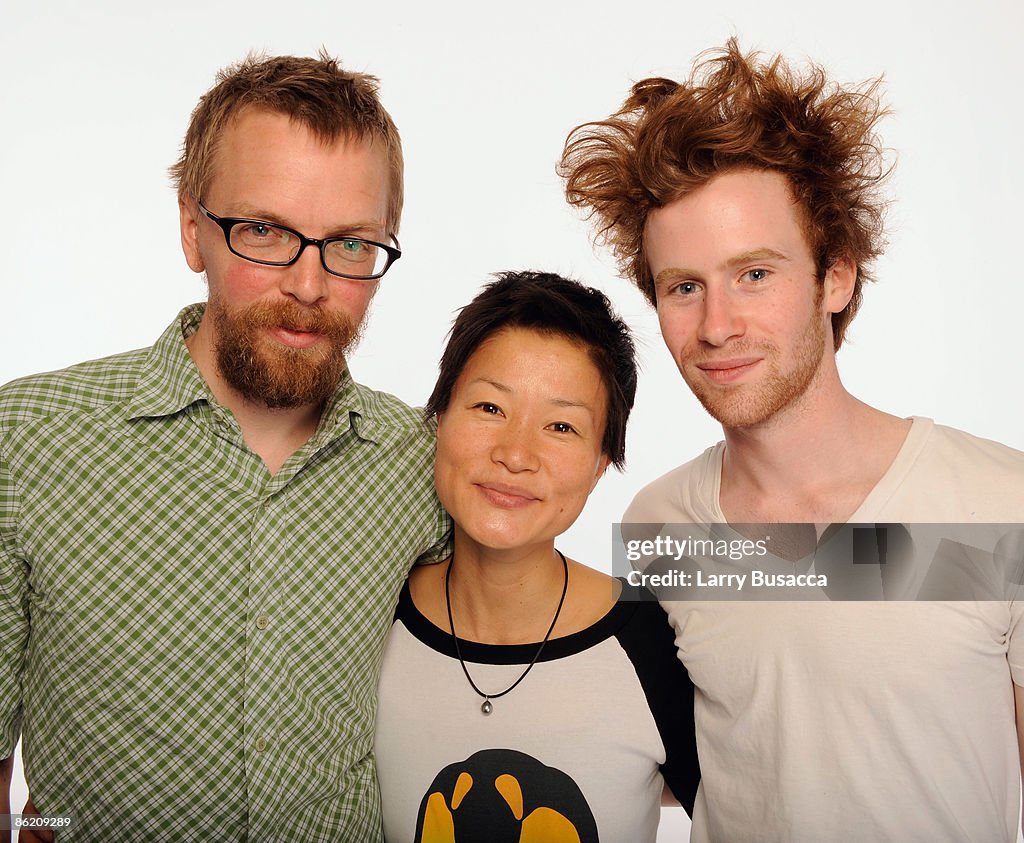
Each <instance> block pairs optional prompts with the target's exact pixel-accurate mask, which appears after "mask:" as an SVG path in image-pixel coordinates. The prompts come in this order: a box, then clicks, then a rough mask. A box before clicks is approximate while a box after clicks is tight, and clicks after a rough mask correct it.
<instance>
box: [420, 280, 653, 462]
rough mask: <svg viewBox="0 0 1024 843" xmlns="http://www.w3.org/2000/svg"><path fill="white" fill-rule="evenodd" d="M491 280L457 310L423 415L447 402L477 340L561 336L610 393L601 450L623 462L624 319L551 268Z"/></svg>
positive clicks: (629, 359)
mask: <svg viewBox="0 0 1024 843" xmlns="http://www.w3.org/2000/svg"><path fill="white" fill-rule="evenodd" d="M495 278H496V279H497V280H495V281H492V282H491V283H489V284H487V285H486V286H485V287H484V288H483V290H482V291H481V292H480V293H479V294H478V295H477V296H476V298H474V299H473V301H471V302H470V303H469V304H467V305H466V306H465V307H464V308H462V310H461V311H460V312H459V315H458V317H457V318H456V319H455V324H453V325H452V329H451V331H450V332H449V336H448V345H447V346H446V347H445V350H444V354H443V355H442V356H441V364H440V366H439V372H438V376H437V383H435V384H434V391H433V392H432V393H431V395H430V398H429V399H428V400H427V406H426V413H427V415H428V416H432V415H436V414H438V413H443V412H444V411H445V410H446V409H447V408H448V402H449V401H450V400H451V396H452V390H453V389H454V388H455V382H456V381H457V380H458V378H459V375H460V374H461V373H462V370H463V369H464V368H465V366H466V363H467V362H468V361H469V358H470V357H472V356H473V353H474V352H475V351H476V350H477V349H478V348H479V347H480V346H481V344H482V343H483V342H484V341H485V340H487V339H488V338H490V337H492V336H493V335H494V334H496V333H498V332H499V331H502V330H504V329H505V328H526V329H529V330H531V331H538V332H539V333H542V334H552V335H555V336H561V337H565V338H566V339H567V340H569V341H570V342H574V343H577V344H579V345H580V346H582V347H583V348H584V349H585V350H586V352H587V354H589V355H590V359H591V360H592V361H593V362H594V365H595V366H596V367H597V371H598V372H599V373H600V375H601V380H602V381H603V383H604V386H605V390H606V392H607V394H608V403H607V406H608V412H607V418H606V420H605V430H604V439H603V441H602V443H601V450H602V452H603V453H604V454H605V455H606V456H608V457H609V458H610V459H611V461H612V463H613V464H614V465H615V467H616V468H618V469H621V468H622V467H623V465H625V461H626V422H627V421H628V420H629V411H630V410H631V409H633V399H634V397H635V395H636V371H637V366H636V350H635V348H634V346H633V337H632V336H631V334H630V332H629V328H628V327H627V326H626V323H625V322H623V321H622V320H621V319H620V318H619V317H618V316H617V315H616V314H615V313H614V311H613V310H612V307H611V304H610V303H609V301H608V298H607V296H605V294H604V293H602V292H601V291H600V290H595V289H594V288H592V287H585V286H584V285H583V284H580V283H578V282H576V281H572V280H570V279H568V278H563V277H562V276H561V275H555V274H553V273H550V272H529V271H526V272H499V273H497V274H496V275H495Z"/></svg>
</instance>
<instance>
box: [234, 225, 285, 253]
mask: <svg viewBox="0 0 1024 843" xmlns="http://www.w3.org/2000/svg"><path fill="white" fill-rule="evenodd" d="M233 233H234V236H235V237H237V238H238V239H239V240H240V241H241V242H242V244H243V245H245V246H247V247H249V248H256V249H267V248H277V247H280V246H287V245H288V244H289V241H290V240H291V238H292V235H291V232H289V231H287V230H285V229H283V228H278V227H277V226H276V225H271V224H270V223H268V222H244V223H239V224H238V225H237V226H235V229H234V232H233Z"/></svg>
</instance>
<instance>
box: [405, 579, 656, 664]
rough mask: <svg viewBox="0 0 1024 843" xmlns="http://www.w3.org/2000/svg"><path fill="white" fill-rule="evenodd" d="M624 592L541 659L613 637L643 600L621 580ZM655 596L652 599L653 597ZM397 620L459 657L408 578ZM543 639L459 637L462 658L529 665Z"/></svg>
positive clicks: (548, 648)
mask: <svg viewBox="0 0 1024 843" xmlns="http://www.w3.org/2000/svg"><path fill="white" fill-rule="evenodd" d="M619 582H620V583H621V584H622V593H621V594H620V595H619V599H618V600H617V601H616V602H615V605H614V606H612V607H611V608H610V609H609V610H608V611H607V612H606V613H605V615H604V616H603V617H601V618H599V619H598V620H597V621H595V622H594V623H593V624H591V625H590V626H588V627H587V628H586V629H581V630H579V631H578V632H573V633H570V634H569V635H563V636H560V637H558V638H552V639H550V640H549V641H548V642H547V644H545V645H544V650H543V652H542V653H541V655H540V658H539V659H538V661H541V662H547V661H555V660H556V659H563V658H566V657H568V656H574V655H576V654H578V653H582V652H583V651H585V650H588V649H590V648H591V647H593V646H595V645H597V644H600V643H601V642H602V641H604V640H606V639H608V638H611V637H612V636H614V635H615V633H616V632H618V630H619V629H621V628H622V626H623V625H625V623H626V622H627V621H628V620H629V619H630V618H631V617H632V616H633V613H634V612H635V611H636V609H637V606H638V604H639V602H640V600H641V599H642V589H639V588H637V587H636V586H631V585H629V584H628V583H627V582H626V581H625V580H623V579H621V578H620V579H619ZM652 599H653V598H652ZM395 620H396V621H401V622H402V625H403V626H405V628H406V629H407V630H409V633H410V634H411V635H412V636H413V637H414V638H416V639H417V640H418V641H419V642H420V643H421V644H423V645H425V646H427V647H429V648H430V649H431V650H434V651H435V652H437V653H440V654H441V655H443V656H448V657H449V658H452V659H457V658H458V654H457V653H456V651H455V639H454V638H452V636H451V633H449V632H448V631H447V630H444V629H441V628H440V627H438V626H435V625H434V624H433V623H432V622H431V621H430V620H428V619H427V617H426V616H425V615H424V614H423V613H422V612H420V610H419V609H417V608H416V604H415V603H413V600H412V594H411V593H410V592H409V582H408V580H407V581H406V582H405V583H404V584H403V585H402V591H401V594H400V595H399V597H398V608H397V610H396V611H395ZM539 646H540V642H539V641H538V642H534V643H529V644H483V643H481V642H479V641H466V640H465V639H463V638H459V647H460V649H461V650H462V657H463V659H464V660H465V661H467V662H473V663H475V664H529V663H530V661H532V659H533V657H534V656H535V655H536V654H537V648H538V647H539Z"/></svg>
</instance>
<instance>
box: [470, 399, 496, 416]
mask: <svg viewBox="0 0 1024 843" xmlns="http://www.w3.org/2000/svg"><path fill="white" fill-rule="evenodd" d="M473 409H474V410H479V411H480V412H482V413H486V414H487V415H489V416H500V415H501V407H499V406H498V405H497V404H491V403H490V402H489V401H479V402H478V403H476V404H474V405H473Z"/></svg>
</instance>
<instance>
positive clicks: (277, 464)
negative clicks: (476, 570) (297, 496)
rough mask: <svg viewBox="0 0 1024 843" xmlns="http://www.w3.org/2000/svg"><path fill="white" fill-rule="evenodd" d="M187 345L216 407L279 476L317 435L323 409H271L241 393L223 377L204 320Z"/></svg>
mask: <svg viewBox="0 0 1024 843" xmlns="http://www.w3.org/2000/svg"><path fill="white" fill-rule="evenodd" d="M185 345H186V347H187V348H188V351H189V354H191V355H192V360H193V361H194V362H195V364H196V368H198V369H199V374H201V375H202V376H203V380H205V381H206V383H207V385H208V386H209V387H210V392H212V393H213V397H214V398H216V399H217V403H218V404H220V405H221V406H223V407H226V408H227V409H228V410H230V411H231V414H232V415H233V416H234V417H235V421H236V422H237V423H238V427H239V429H240V430H241V431H242V438H243V439H244V440H245V444H246V445H248V446H249V448H250V450H252V451H253V453H255V454H256V455H257V456H258V457H260V459H262V460H263V462H264V464H265V465H266V466H267V470H268V471H269V472H270V473H271V474H276V473H277V472H278V471H279V470H280V468H281V466H282V465H284V463H285V462H286V461H287V459H288V457H290V456H291V455H292V454H293V453H295V452H296V451H297V450H298V449H299V448H301V447H302V446H303V445H305V444H306V442H308V441H309V439H310V437H311V436H312V435H313V434H314V433H315V432H316V428H317V425H318V424H319V422H320V414H321V412H322V410H323V408H322V406H320V405H319V404H311V405H307V406H302V407H289V408H281V409H271V408H269V407H267V406H266V405H265V404H261V403H259V402H257V401H251V400H249V399H248V398H246V397H245V396H243V395H242V394H241V393H239V392H238V391H237V390H236V389H234V388H233V387H232V386H231V385H230V384H229V383H228V382H227V381H226V380H225V379H224V377H223V376H222V375H221V373H220V369H219V368H218V366H217V360H216V355H215V352H214V347H213V336H212V331H211V329H210V326H209V324H208V322H207V321H206V319H205V317H204V319H203V321H201V322H200V323H199V328H198V329H197V330H196V332H195V333H194V334H192V336H190V337H187V338H186V339H185Z"/></svg>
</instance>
